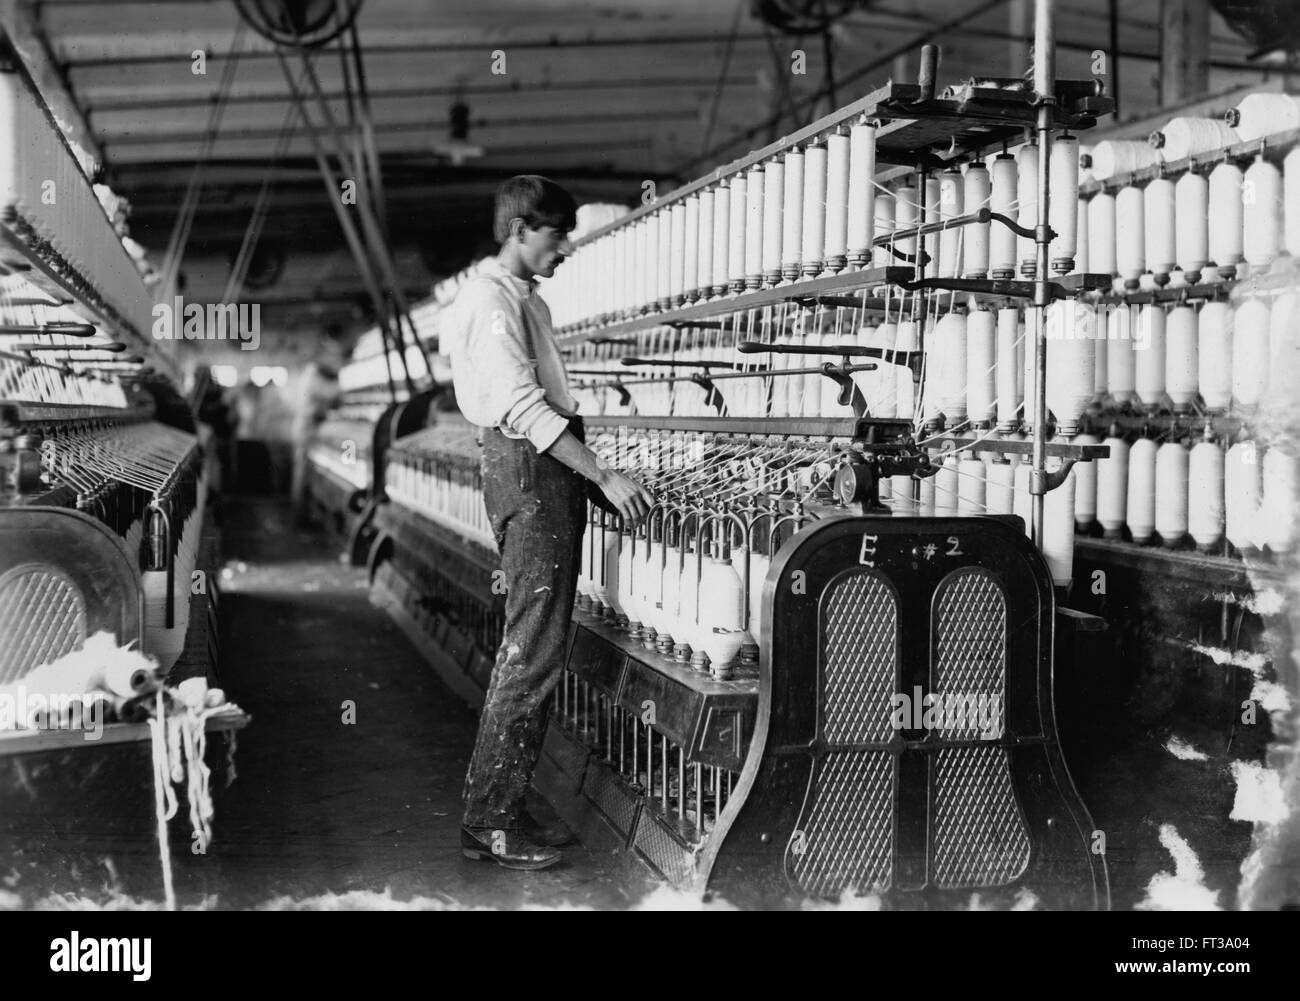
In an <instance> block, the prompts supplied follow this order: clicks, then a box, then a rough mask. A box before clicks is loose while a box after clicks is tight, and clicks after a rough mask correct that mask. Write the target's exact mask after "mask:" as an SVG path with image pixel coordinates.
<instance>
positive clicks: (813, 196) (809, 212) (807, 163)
mask: <svg viewBox="0 0 1300 1001" xmlns="http://www.w3.org/2000/svg"><path fill="white" fill-rule="evenodd" d="M826 168H827V161H826V147H825V146H824V145H822V144H819V143H813V144H812V145H811V146H809V147H808V148H807V150H805V151H804V157H803V253H802V255H801V256H802V258H803V260H802V262H801V264H800V266H801V268H802V269H803V276H804V277H805V278H816V277H817V275H818V274H820V273H821V270H822V254H823V253H825V250H826Z"/></svg>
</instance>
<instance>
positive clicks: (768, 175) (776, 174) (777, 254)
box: [763, 160, 785, 288]
mask: <svg viewBox="0 0 1300 1001" xmlns="http://www.w3.org/2000/svg"><path fill="white" fill-rule="evenodd" d="M784 203H785V165H784V164H783V163H781V162H780V161H779V160H769V161H768V163H767V166H766V167H765V168H764V170H763V287H764V288H771V287H772V286H774V285H775V284H776V283H777V282H779V281H780V280H781V264H782V261H781V254H782V249H783V248H782V236H783V234H784V232H785V216H784V215H783V208H784Z"/></svg>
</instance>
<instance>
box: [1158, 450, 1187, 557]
mask: <svg viewBox="0 0 1300 1001" xmlns="http://www.w3.org/2000/svg"><path fill="white" fill-rule="evenodd" d="M1187 469H1188V453H1187V449H1185V448H1183V446H1182V445H1181V444H1180V443H1179V442H1176V441H1167V442H1165V443H1164V444H1163V445H1161V446H1160V448H1159V449H1157V451H1156V532H1157V534H1159V536H1160V542H1161V544H1162V545H1163V546H1164V547H1165V548H1166V549H1174V548H1176V547H1177V546H1178V544H1179V543H1180V542H1182V541H1183V536H1185V535H1186V534H1187Z"/></svg>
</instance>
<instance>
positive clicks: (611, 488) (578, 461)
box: [546, 430, 654, 525]
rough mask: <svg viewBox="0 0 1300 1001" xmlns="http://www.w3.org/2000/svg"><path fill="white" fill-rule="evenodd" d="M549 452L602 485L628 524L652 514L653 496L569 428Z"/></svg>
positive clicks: (609, 499)
mask: <svg viewBox="0 0 1300 1001" xmlns="http://www.w3.org/2000/svg"><path fill="white" fill-rule="evenodd" d="M546 454H547V455H550V456H554V457H555V459H556V460H557V461H559V462H562V463H564V465H566V466H568V467H569V468H570V469H572V470H573V471H574V472H576V473H580V474H582V475H583V476H585V477H586V478H587V479H589V480H591V482H593V483H594V484H596V486H598V487H600V489H601V492H602V493H604V495H605V498H606V499H607V500H608V501H609V502H610V503H611V504H613V505H614V506H615V507H616V508H618V510H619V513H620V514H622V515H623V520H624V521H626V522H628V523H629V524H633V525H635V524H637V523H638V522H639V521H641V520H642V519H643V518H644V517H645V516H646V515H647V514H649V513H650V505H651V504H653V503H654V495H652V494H651V493H650V491H648V490H647V489H646V488H645V487H643V486H642V485H641V484H640V483H638V482H637V481H636V480H634V479H632V477H630V476H625V475H623V474H622V473H620V472H619V471H618V470H617V469H613V468H611V467H610V466H608V465H606V464H605V463H604V462H603V461H602V460H601V459H600V457H599V456H597V455H596V453H595V452H593V451H592V450H591V449H589V448H588V447H587V446H586V445H584V444H583V443H582V442H580V441H578V439H577V438H575V437H574V436H573V434H572V433H571V432H569V431H567V430H566V431H565V432H564V433H563V434H561V435H560V436H559V437H558V438H556V439H555V442H554V444H552V445H551V447H550V448H549V449H547V450H546Z"/></svg>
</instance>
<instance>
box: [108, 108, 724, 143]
mask: <svg viewBox="0 0 1300 1001" xmlns="http://www.w3.org/2000/svg"><path fill="white" fill-rule="evenodd" d="M698 118H699V109H698V108H670V109H664V110H663V111H640V112H633V113H617V114H590V113H588V114H583V115H549V116H541V115H539V116H535V117H525V118H496V119H490V118H479V119H475V120H474V121H473V123H472V124H473V127H474V128H476V129H517V128H536V127H538V126H545V127H552V126H568V125H590V124H592V123H594V122H610V123H614V124H624V123H628V122H664V121H685V120H689V119H698ZM450 128H451V123H450V122H447V121H431V120H429V119H427V118H425V119H420V120H418V121H410V122H381V123H379V124H377V125H375V126H374V130H375V132H376V133H389V134H392V133H401V132H429V131H439V132H447V131H448V130H450ZM283 132H284V130H283V129H282V128H279V127H277V128H262V129H243V130H240V131H229V130H225V129H222V130H220V131H218V133H217V135H216V136H215V139H216V140H217V141H221V140H223V139H225V140H237V139H239V140H242V139H279V138H280V136H281V135H282V134H283ZM315 132H316V134H317V135H318V136H322V137H325V138H328V137H329V136H330V135H332V133H330V132H329V131H328V130H326V129H323V128H318V129H316V130H315ZM307 134H308V131H307V130H306V129H304V128H299V129H298V131H297V132H296V133H295V135H304V136H305V135H307ZM207 139H208V133H207V132H156V133H152V134H151V133H144V132H127V133H124V134H123V135H120V136H108V137H106V136H104V135H103V134H102V133H101V137H100V142H101V144H102V145H103V146H104V147H105V148H106V149H116V148H121V147H123V146H149V145H155V144H157V143H198V142H204V141H205V140H207Z"/></svg>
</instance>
